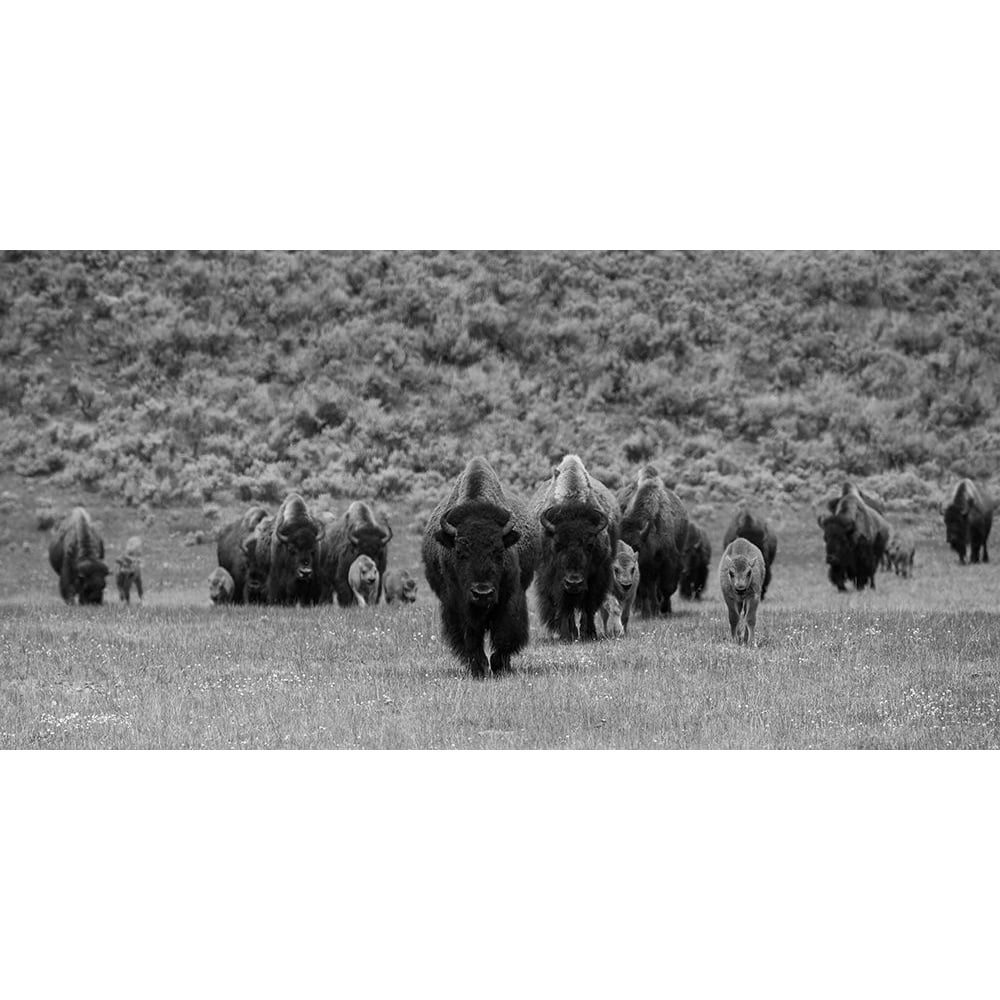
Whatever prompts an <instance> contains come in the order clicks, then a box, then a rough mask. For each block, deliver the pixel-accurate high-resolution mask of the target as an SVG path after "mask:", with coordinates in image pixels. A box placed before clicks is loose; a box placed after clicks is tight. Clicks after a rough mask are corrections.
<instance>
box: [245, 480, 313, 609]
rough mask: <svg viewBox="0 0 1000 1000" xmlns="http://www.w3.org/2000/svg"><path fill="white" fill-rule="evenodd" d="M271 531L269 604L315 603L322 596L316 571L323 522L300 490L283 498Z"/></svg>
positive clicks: (268, 579)
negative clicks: (310, 508) (310, 512)
mask: <svg viewBox="0 0 1000 1000" xmlns="http://www.w3.org/2000/svg"><path fill="white" fill-rule="evenodd" d="M270 534H271V552H270V557H271V558H270V566H269V568H268V574H267V602H268V604H290V605H294V604H302V605H303V606H305V605H309V604H316V603H317V602H318V601H319V596H320V585H319V580H318V574H317V572H316V564H317V556H318V554H319V547H318V541H319V535H320V524H319V522H318V521H316V519H315V518H313V517H311V516H310V514H309V510H308V509H307V507H306V502H305V500H303V499H302V497H301V496H300V495H299V494H298V493H289V494H288V496H286V497H285V499H284V500H283V501H282V502H281V506H280V507H279V508H278V512H277V514H275V515H274V524H273V525H272V526H271V532H270ZM258 544H259V542H258Z"/></svg>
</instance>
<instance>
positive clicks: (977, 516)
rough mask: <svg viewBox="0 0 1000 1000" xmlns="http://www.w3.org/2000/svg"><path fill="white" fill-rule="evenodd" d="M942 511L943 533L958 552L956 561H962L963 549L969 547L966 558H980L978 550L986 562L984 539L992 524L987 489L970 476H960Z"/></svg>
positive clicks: (991, 502)
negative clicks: (963, 477) (964, 477)
mask: <svg viewBox="0 0 1000 1000" xmlns="http://www.w3.org/2000/svg"><path fill="white" fill-rule="evenodd" d="M942 513H943V514H944V528H945V537H946V538H947V540H948V544H949V545H950V546H951V547H952V548H953V549H954V550H955V551H956V552H957V553H958V559H959V562H961V563H962V564H963V565H964V564H965V552H966V549H968V550H969V562H974V563H977V562H979V553H980V550H982V554H983V562H989V561H990V554H989V550H988V549H987V548H986V540H987V539H988V538H989V537H990V528H991V527H993V500H992V498H991V497H990V496H989V495H988V494H987V493H986V491H985V490H984V489H983V488H982V487H980V486H977V485H976V484H975V483H974V482H973V481H972V480H971V479H960V480H959V481H958V482H957V483H956V484H955V488H954V489H953V490H952V492H951V499H950V500H949V501H948V503H947V504H946V505H945V506H944V508H943V509H942Z"/></svg>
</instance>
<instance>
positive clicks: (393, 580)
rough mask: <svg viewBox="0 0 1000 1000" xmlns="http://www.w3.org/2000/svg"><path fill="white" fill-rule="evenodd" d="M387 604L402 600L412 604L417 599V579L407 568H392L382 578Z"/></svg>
mask: <svg viewBox="0 0 1000 1000" xmlns="http://www.w3.org/2000/svg"><path fill="white" fill-rule="evenodd" d="M382 593H383V594H385V601H386V604H392V603H393V602H394V601H402V602H403V603H404V604H412V603H413V602H414V601H415V600H416V599H417V581H416V580H414V579H413V577H412V576H411V575H410V573H409V571H407V570H405V569H390V570H388V571H387V572H386V574H385V577H384V578H383V580H382Z"/></svg>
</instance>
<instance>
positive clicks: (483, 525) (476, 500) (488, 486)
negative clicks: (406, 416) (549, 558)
mask: <svg viewBox="0 0 1000 1000" xmlns="http://www.w3.org/2000/svg"><path fill="white" fill-rule="evenodd" d="M421 554H422V557H423V563H424V573H425V575H426V577H427V583H428V585H429V586H430V588H431V590H432V591H433V592H434V594H435V595H436V596H437V598H438V600H439V601H440V602H441V626H442V632H443V634H444V638H445V640H446V641H447V643H448V644H449V646H450V647H451V649H452V651H453V652H454V653H455V655H456V656H458V657H459V658H460V659H461V660H462V662H463V663H465V664H466V665H467V666H468V668H469V670H470V671H471V672H472V674H473V676H477V677H481V676H483V675H485V673H486V670H487V667H489V668H490V669H491V670H492V671H493V673H495V674H499V673H504V672H506V671H508V670H510V669H511V657H512V656H513V655H514V654H515V653H518V652H520V650H522V649H523V648H524V647H525V646H526V645H527V643H528V604H527V599H526V596H525V591H526V590H527V588H528V586H529V585H530V583H531V580H532V577H533V575H534V571H535V560H536V539H535V533H534V528H533V526H532V523H531V521H530V519H529V517H528V512H527V510H526V509H525V507H524V505H523V504H522V503H521V502H520V501H519V500H518V499H517V498H516V497H514V496H513V495H512V494H511V493H509V492H508V491H507V490H506V489H504V487H503V486H502V485H501V483H500V479H499V478H498V476H497V474H496V472H495V471H494V470H493V468H492V466H491V465H490V464H489V462H487V460H486V459H485V458H483V457H482V456H476V457H475V458H473V459H471V460H470V461H469V463H468V465H466V467H465V469H464V471H463V472H462V473H461V475H460V476H459V477H458V479H457V480H456V481H455V483H454V485H453V486H452V488H451V491H450V492H449V494H448V495H447V496H446V497H444V498H443V499H441V500H440V501H439V502H438V504H437V505H436V506H435V507H434V510H433V511H432V512H431V516H430V518H429V519H428V521H427V526H426V528H425V530H424V539H423V545H422V549H421ZM487 636H489V639H490V643H491V646H492V652H491V654H490V656H489V659H488V660H487V657H486V653H485V651H484V643H485V641H486V637H487Z"/></svg>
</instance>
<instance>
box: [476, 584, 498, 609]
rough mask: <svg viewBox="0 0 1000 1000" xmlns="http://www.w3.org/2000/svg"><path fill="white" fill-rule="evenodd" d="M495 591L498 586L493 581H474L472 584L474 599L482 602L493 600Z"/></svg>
mask: <svg viewBox="0 0 1000 1000" xmlns="http://www.w3.org/2000/svg"><path fill="white" fill-rule="evenodd" d="M495 593H496V587H494V586H493V584H492V583H474V584H473V585H472V599H473V600H474V601H478V602H480V603H481V604H485V603H486V602H487V601H491V600H492V599H493V595H494V594H495Z"/></svg>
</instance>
